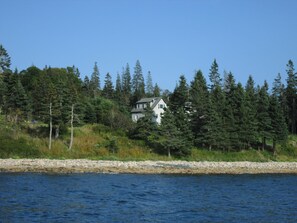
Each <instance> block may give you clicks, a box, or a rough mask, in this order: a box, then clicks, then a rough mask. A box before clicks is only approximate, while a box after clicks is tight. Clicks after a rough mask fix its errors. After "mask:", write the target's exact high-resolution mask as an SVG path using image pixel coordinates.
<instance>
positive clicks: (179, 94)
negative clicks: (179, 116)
mask: <svg viewBox="0 0 297 223" xmlns="http://www.w3.org/2000/svg"><path fill="white" fill-rule="evenodd" d="M188 101H189V88H188V84H187V80H186V78H185V76H184V75H181V76H180V78H179V85H178V86H176V87H175V89H174V91H173V93H172V95H171V96H170V101H169V106H170V110H171V111H172V112H173V113H176V112H177V110H178V109H179V108H183V109H184V108H185V106H186V102H188Z"/></svg>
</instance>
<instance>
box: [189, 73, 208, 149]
mask: <svg viewBox="0 0 297 223" xmlns="http://www.w3.org/2000/svg"><path fill="white" fill-rule="evenodd" d="M189 99H190V102H191V103H192V111H191V113H192V120H191V124H192V131H193V134H194V141H195V144H196V145H197V146H204V144H205V142H204V134H205V130H206V128H205V125H206V116H207V111H208V106H209V104H208V100H209V92H208V90H207V84H206V80H205V78H204V76H203V73H202V71H201V70H198V71H197V72H196V74H195V77H194V80H193V81H192V82H191V86H190V98H189Z"/></svg>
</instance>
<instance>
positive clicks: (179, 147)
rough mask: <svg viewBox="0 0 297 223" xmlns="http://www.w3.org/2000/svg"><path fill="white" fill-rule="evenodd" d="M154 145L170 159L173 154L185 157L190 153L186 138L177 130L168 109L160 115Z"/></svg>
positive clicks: (173, 118)
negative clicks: (159, 123)
mask: <svg viewBox="0 0 297 223" xmlns="http://www.w3.org/2000/svg"><path fill="white" fill-rule="evenodd" d="M156 143H157V145H159V146H158V147H159V148H161V149H163V152H167V155H168V157H171V154H173V153H174V154H176V155H177V156H185V155H188V154H189V153H190V148H189V147H188V144H187V141H186V138H185V137H184V135H182V133H181V131H179V129H178V128H177V126H176V124H175V117H174V115H173V113H172V112H171V111H170V110H169V109H166V111H165V112H164V113H163V114H162V122H161V125H160V127H159V134H158V138H157V140H156Z"/></svg>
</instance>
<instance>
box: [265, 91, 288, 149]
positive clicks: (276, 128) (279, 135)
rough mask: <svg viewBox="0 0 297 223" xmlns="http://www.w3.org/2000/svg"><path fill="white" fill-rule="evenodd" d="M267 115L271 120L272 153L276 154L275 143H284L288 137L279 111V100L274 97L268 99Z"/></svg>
mask: <svg viewBox="0 0 297 223" xmlns="http://www.w3.org/2000/svg"><path fill="white" fill-rule="evenodd" d="M269 115H270V119H271V132H270V134H271V137H272V141H273V146H272V148H273V152H274V154H275V153H276V143H277V142H285V141H286V140H287V137H288V127H287V124H286V120H285V117H284V114H283V110H282V109H281V106H280V103H279V99H278V98H277V96H276V95H272V96H271V97H270V107H269Z"/></svg>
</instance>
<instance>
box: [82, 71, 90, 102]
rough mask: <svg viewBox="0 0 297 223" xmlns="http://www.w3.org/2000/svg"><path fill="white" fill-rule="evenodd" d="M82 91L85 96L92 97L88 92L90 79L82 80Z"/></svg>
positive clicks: (86, 77)
mask: <svg viewBox="0 0 297 223" xmlns="http://www.w3.org/2000/svg"><path fill="white" fill-rule="evenodd" d="M82 91H83V93H84V95H85V96H88V97H90V96H92V93H91V92H90V91H91V90H90V79H89V77H88V76H85V78H84V82H83V85H82Z"/></svg>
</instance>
